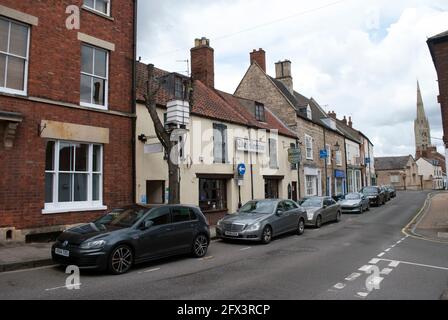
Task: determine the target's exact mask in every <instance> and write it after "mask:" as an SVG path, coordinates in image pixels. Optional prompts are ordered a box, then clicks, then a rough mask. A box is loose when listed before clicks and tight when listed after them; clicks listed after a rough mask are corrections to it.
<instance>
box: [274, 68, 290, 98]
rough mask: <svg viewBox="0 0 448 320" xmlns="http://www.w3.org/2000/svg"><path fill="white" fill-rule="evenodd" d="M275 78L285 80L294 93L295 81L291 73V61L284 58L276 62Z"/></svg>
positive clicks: (285, 83) (284, 82)
mask: <svg viewBox="0 0 448 320" xmlns="http://www.w3.org/2000/svg"><path fill="white" fill-rule="evenodd" d="M275 78H276V79H277V80H279V81H281V82H283V84H284V85H285V86H286V87H287V88H288V90H289V92H291V94H292V93H294V83H293V81H292V75H291V61H289V60H284V61H279V62H277V63H276V64H275Z"/></svg>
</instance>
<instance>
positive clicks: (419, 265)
mask: <svg viewBox="0 0 448 320" xmlns="http://www.w3.org/2000/svg"><path fill="white" fill-rule="evenodd" d="M381 260H383V261H389V262H398V263H402V264H408V265H411V266H416V267H424V268H431V269H438V270H448V267H438V266H431V265H429V264H421V263H414V262H408V261H396V260H388V259H381Z"/></svg>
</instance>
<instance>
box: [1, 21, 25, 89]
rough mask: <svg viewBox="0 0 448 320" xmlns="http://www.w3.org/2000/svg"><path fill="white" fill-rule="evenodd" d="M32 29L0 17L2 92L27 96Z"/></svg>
mask: <svg viewBox="0 0 448 320" xmlns="http://www.w3.org/2000/svg"><path fill="white" fill-rule="evenodd" d="M29 36H30V27H29V26H28V25H25V24H23V23H18V22H15V21H13V20H10V19H6V18H3V17H0V91H2V92H6V93H11V94H21V95H25V94H26V91H27V77H28V76H27V74H28V59H29Z"/></svg>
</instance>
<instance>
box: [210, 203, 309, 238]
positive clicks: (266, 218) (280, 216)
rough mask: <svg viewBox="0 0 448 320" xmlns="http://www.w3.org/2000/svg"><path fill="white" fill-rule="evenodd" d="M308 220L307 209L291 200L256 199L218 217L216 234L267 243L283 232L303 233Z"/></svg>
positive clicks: (220, 236)
mask: <svg viewBox="0 0 448 320" xmlns="http://www.w3.org/2000/svg"><path fill="white" fill-rule="evenodd" d="M305 223H306V212H305V210H304V209H303V208H301V207H300V206H299V205H298V204H297V203H296V202H294V201H292V200H280V199H275V200H254V201H249V202H248V203H246V204H245V205H244V206H243V207H242V208H241V209H240V210H239V211H238V212H237V213H235V214H230V215H227V216H225V217H224V218H223V219H221V220H220V221H218V225H217V228H216V235H217V236H218V237H219V238H221V239H241V240H250V241H261V242H262V243H264V244H267V243H269V242H270V241H271V240H272V238H273V237H276V236H279V235H281V234H284V233H288V232H293V231H295V232H296V233H297V234H299V235H301V234H303V232H304V231H305Z"/></svg>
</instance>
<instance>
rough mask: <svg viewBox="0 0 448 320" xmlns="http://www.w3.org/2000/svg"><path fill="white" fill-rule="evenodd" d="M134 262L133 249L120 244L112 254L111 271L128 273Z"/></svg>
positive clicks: (110, 258)
mask: <svg viewBox="0 0 448 320" xmlns="http://www.w3.org/2000/svg"><path fill="white" fill-rule="evenodd" d="M133 262H134V255H133V253H132V249H131V248H130V247H128V246H127V245H121V246H118V247H116V248H115V249H113V250H112V253H111V254H110V257H109V271H110V272H111V273H112V274H123V273H126V272H128V271H129V270H130V269H131V267H132V263H133Z"/></svg>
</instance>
